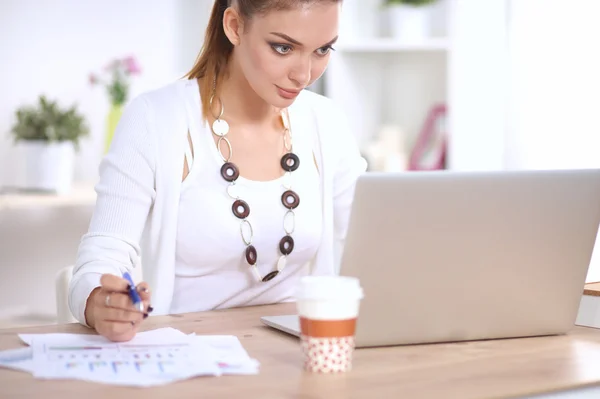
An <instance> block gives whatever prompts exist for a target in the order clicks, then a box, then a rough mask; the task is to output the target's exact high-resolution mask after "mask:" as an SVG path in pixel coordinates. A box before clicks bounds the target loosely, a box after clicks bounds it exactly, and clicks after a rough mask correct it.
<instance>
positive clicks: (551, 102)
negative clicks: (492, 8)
mask: <svg viewBox="0 0 600 399" xmlns="http://www.w3.org/2000/svg"><path fill="white" fill-rule="evenodd" d="M599 15H600V2H598V1H589V0H571V1H569V2H568V4H567V3H565V2H564V1H559V0H544V2H543V12H541V11H540V2H539V1H537V0H518V1H512V2H511V12H510V35H511V37H510V45H511V55H510V65H511V68H510V74H511V108H510V115H511V119H510V121H509V122H510V127H509V130H508V132H507V136H506V148H507V150H508V151H507V152H506V159H505V162H506V168H508V169H572V168H598V167H600V118H598V115H599V110H600V46H599V45H598V38H599V37H600V24H598V16H599ZM587 281H600V237H598V238H597V240H596V248H595V250H594V255H593V257H592V263H591V265H590V269H589V272H588V276H587Z"/></svg>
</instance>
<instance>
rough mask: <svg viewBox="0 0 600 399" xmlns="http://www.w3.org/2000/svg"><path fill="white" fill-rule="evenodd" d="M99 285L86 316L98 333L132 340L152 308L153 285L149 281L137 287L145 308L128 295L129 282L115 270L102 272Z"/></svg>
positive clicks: (114, 339)
mask: <svg viewBox="0 0 600 399" xmlns="http://www.w3.org/2000/svg"><path fill="white" fill-rule="evenodd" d="M100 284H101V286H100V287H97V288H95V289H94V290H93V291H92V293H91V294H90V296H89V297H88V300H87V304H86V307H85V319H86V322H87V324H88V325H89V326H90V327H93V328H94V329H95V330H96V331H97V332H98V334H100V335H102V336H104V337H106V338H107V339H109V340H111V341H116V342H124V341H129V340H130V339H132V338H133V337H135V334H136V333H137V331H138V329H139V326H140V324H141V322H142V321H143V320H144V319H145V318H146V317H148V313H149V312H152V307H151V306H150V289H149V287H148V284H147V283H144V282H142V283H140V284H138V285H137V287H136V289H137V291H138V292H139V294H140V297H141V299H142V301H143V304H144V307H143V309H144V311H140V309H136V307H134V306H133V302H132V301H131V298H130V297H129V294H128V292H127V289H128V287H129V282H128V281H127V280H125V279H124V278H121V277H118V276H115V275H113V274H103V275H102V277H101V278H100Z"/></svg>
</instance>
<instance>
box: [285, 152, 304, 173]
mask: <svg viewBox="0 0 600 399" xmlns="http://www.w3.org/2000/svg"><path fill="white" fill-rule="evenodd" d="M298 166H300V158H298V155H296V154H294V153H293V152H288V153H287V154H285V155H284V156H282V157H281V168H282V169H283V170H286V171H289V172H293V171H295V170H296V169H298Z"/></svg>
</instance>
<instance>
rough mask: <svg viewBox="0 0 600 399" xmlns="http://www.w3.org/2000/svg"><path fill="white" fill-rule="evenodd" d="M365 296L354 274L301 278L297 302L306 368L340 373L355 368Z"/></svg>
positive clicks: (316, 371) (319, 371)
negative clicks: (357, 329) (357, 326)
mask: <svg viewBox="0 0 600 399" xmlns="http://www.w3.org/2000/svg"><path fill="white" fill-rule="evenodd" d="M362 298H363V290H362V288H361V286H360V282H359V280H358V279H357V278H354V277H345V276H307V277H303V278H302V279H301V280H300V283H299V285H298V288H297V291H296V306H297V309H298V315H299V316H300V333H301V334H300V339H301V345H302V354H303V359H304V369H305V370H307V371H311V372H315V373H339V372H345V371H349V370H351V369H352V355H353V352H354V333H355V331H356V320H357V318H358V312H359V308H360V301H361V299H362Z"/></svg>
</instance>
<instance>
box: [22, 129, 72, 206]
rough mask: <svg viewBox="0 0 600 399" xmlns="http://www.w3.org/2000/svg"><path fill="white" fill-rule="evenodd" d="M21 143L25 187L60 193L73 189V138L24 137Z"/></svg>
mask: <svg viewBox="0 0 600 399" xmlns="http://www.w3.org/2000/svg"><path fill="white" fill-rule="evenodd" d="M18 147H19V150H20V154H21V160H22V162H23V166H24V168H25V170H24V173H23V174H22V177H23V181H22V182H21V184H20V187H21V188H23V189H25V190H36V191H51V192H55V193H59V194H61V193H66V192H68V191H69V190H70V189H71V186H72V183H73V172H74V164H75V147H74V146H73V143H72V142H70V141H63V142H58V143H48V142H47V141H33V140H32V141H21V142H19V144H18Z"/></svg>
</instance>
